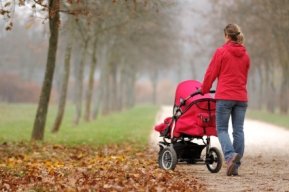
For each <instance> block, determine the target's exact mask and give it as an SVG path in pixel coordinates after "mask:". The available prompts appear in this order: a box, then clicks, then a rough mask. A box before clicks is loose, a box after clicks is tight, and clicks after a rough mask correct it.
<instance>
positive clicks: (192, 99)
mask: <svg viewBox="0 0 289 192" xmlns="http://www.w3.org/2000/svg"><path fill="white" fill-rule="evenodd" d="M200 88H201V83H200V82H198V81H194V80H187V81H183V82H181V83H180V84H179V85H178V86H177V89H176V94H175V103H174V108H173V116H172V117H168V118H166V119H165V120H164V122H163V123H161V124H159V125H156V126H155V130H156V131H158V132H159V133H160V136H161V137H162V138H163V141H160V142H159V147H160V151H159V155H158V164H159V167H160V168H163V169H166V170H174V169H175V167H176V165H177V163H187V164H200V163H204V164H206V166H207V168H208V170H209V171H210V172H211V173H217V172H219V170H220V169H221V167H222V156H221V153H220V151H219V149H217V148H216V147H211V145H210V142H211V140H210V136H217V132H216V125H215V106H216V101H215V100H214V99H213V98H212V96H211V94H205V95H201V93H200V91H199V89H200ZM210 93H215V91H210ZM197 141H201V144H199V143H200V142H199V143H198V142H197ZM203 149H205V154H204V153H203V155H202V151H203Z"/></svg>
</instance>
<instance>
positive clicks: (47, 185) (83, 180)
mask: <svg viewBox="0 0 289 192" xmlns="http://www.w3.org/2000/svg"><path fill="white" fill-rule="evenodd" d="M0 154H1V156H0V178H1V179H0V191H71V192H72V191H206V187H205V186H204V185H202V184H201V183H200V182H199V181H198V180H196V178H194V176H193V175H191V174H189V175H188V174H186V173H184V172H181V171H164V170H161V169H159V168H158V165H157V161H156V159H157V154H156V153H155V152H151V151H149V150H143V149H139V148H137V149H135V148H134V147H132V145H130V144H123V145H107V146H103V147H99V148H96V147H91V146H77V147H68V146H64V145H52V144H37V143H3V144H2V145H0Z"/></svg>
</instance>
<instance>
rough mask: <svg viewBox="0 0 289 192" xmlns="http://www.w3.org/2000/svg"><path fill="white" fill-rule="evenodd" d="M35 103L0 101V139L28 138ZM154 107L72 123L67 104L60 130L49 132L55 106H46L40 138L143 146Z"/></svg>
mask: <svg viewBox="0 0 289 192" xmlns="http://www.w3.org/2000/svg"><path fill="white" fill-rule="evenodd" d="M36 107H37V106H36V105H29V104H0V141H1V142H4V141H8V142H9V141H16V142H18V141H29V140H30V138H31V133H32V125H33V122H34V117H35V113H36ZM157 110H158V108H157V107H153V106H137V107H134V108H132V109H129V110H126V111H123V112H120V113H113V114H111V115H109V116H102V117H99V118H98V119H97V120H95V121H91V122H84V121H82V122H80V124H79V125H78V126H74V125H73V123H72V119H73V117H74V107H73V106H68V108H67V110H66V114H65V118H64V120H63V124H62V127H61V129H60V131H59V132H58V133H57V134H53V133H51V126H52V123H53V121H54V118H55V115H56V106H50V108H49V113H48V118H47V123H46V129H45V136H44V137H45V139H44V141H45V142H48V143H58V144H67V145H79V144H90V145H96V146H100V145H104V144H121V143H134V144H139V145H140V146H141V145H143V146H144V145H146V144H147V142H148V138H149V134H150V131H151V129H152V126H153V124H154V120H155V116H156V113H157Z"/></svg>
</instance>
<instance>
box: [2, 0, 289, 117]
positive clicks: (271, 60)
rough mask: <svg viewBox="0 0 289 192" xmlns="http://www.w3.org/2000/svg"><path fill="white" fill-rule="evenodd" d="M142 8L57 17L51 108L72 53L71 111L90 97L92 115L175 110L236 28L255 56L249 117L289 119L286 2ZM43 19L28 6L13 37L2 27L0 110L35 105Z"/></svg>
mask: <svg viewBox="0 0 289 192" xmlns="http://www.w3.org/2000/svg"><path fill="white" fill-rule="evenodd" d="M88 2H89V1H88ZM138 2H139V4H137V5H136V7H134V6H135V5H134V4H132V3H128V2H125V1H104V0H102V1H101V0H100V1H95V2H92V3H91V5H90V6H88V7H89V11H90V13H89V14H87V15H85V16H83V15H70V14H66V13H61V23H60V28H59V29H60V36H59V41H58V50H57V62H56V70H55V74H54V83H53V90H52V94H51V99H50V104H57V103H58V101H59V97H60V90H61V84H62V77H63V72H64V71H65V70H64V63H65V55H66V51H67V47H68V46H69V45H70V46H71V48H72V49H71V58H70V61H71V66H70V75H69V83H68V95H67V100H68V102H69V104H71V105H73V104H75V103H77V100H78V101H79V100H80V101H83V102H84V101H85V100H86V95H87V94H88V89H92V104H91V105H92V106H93V107H92V108H93V111H94V113H96V114H98V113H100V112H101V113H102V114H107V113H110V112H112V111H118V110H122V109H124V108H129V107H131V106H134V105H136V104H143V103H145V104H147V103H152V104H154V105H164V104H166V105H172V104H173V100H174V92H175V88H176V86H177V84H178V83H179V82H180V81H183V80H187V79H195V80H198V81H202V80H203V76H204V73H205V70H206V68H207V66H208V64H209V62H210V59H211V57H212V55H213V52H214V51H215V49H216V48H217V47H218V46H220V45H222V44H223V43H224V38H223V28H224V27H225V26H226V25H227V24H228V23H237V24H238V25H239V26H240V27H241V29H242V31H243V33H244V35H245V46H246V47H247V50H248V52H249V54H250V56H251V69H250V77H249V85H248V88H249V97H250V104H249V106H250V108H255V109H265V110H269V111H271V112H282V113H287V112H288V98H289V97H288V95H289V91H288V90H289V80H288V77H287V76H288V74H289V73H288V71H289V69H288V68H289V67H288V65H289V64H288V42H289V41H288V34H287V33H288V6H284V5H288V1H287V2H286V1H281V0H280V1H261V0H254V1H253V0H238V1H232V0H231V1H221V0H219V1H213V0H182V1H173V0H170V1H161V0H160V1H157V0H154V1H138ZM1 3H2V4H3V3H4V1H2V2H1ZM64 4H65V3H64ZM63 7H64V8H65V5H63ZM46 15H47V13H43V12H41V10H40V8H39V7H38V6H36V8H31V6H30V5H29V4H26V6H24V7H16V8H15V13H14V14H13V18H12V21H13V28H12V30H11V31H10V30H9V31H7V30H5V27H7V23H9V21H10V19H9V18H4V19H1V20H0V28H1V33H0V39H1V43H0V55H1V56H0V102H5V103H37V102H38V99H39V94H40V90H41V85H42V81H43V77H44V74H45V64H46V59H47V49H48V39H49V30H48V21H47V16H46ZM285 42H287V43H285ZM93 62H95V64H96V65H95V69H92V68H91V64H92V63H93ZM82 67H83V68H82ZM82 70H83V77H82V76H81V72H80V73H79V71H82ZM91 73H92V74H93V77H94V78H93V84H92V85H93V88H91V87H90V88H89V74H91ZM80 83H81V84H80ZM80 87H81V88H80ZM79 92H81V94H79ZM77 95H78V96H77Z"/></svg>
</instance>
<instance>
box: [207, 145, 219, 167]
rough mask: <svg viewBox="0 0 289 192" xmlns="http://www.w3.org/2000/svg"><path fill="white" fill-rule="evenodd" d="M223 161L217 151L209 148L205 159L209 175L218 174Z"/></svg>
mask: <svg viewBox="0 0 289 192" xmlns="http://www.w3.org/2000/svg"><path fill="white" fill-rule="evenodd" d="M222 164H223V160H222V155H221V152H220V150H219V149H217V148H216V147H211V148H210V150H209V154H208V157H207V158H206V166H207V168H208V170H209V171H210V172H211V173H218V172H219V171H220V169H221V167H222Z"/></svg>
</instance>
